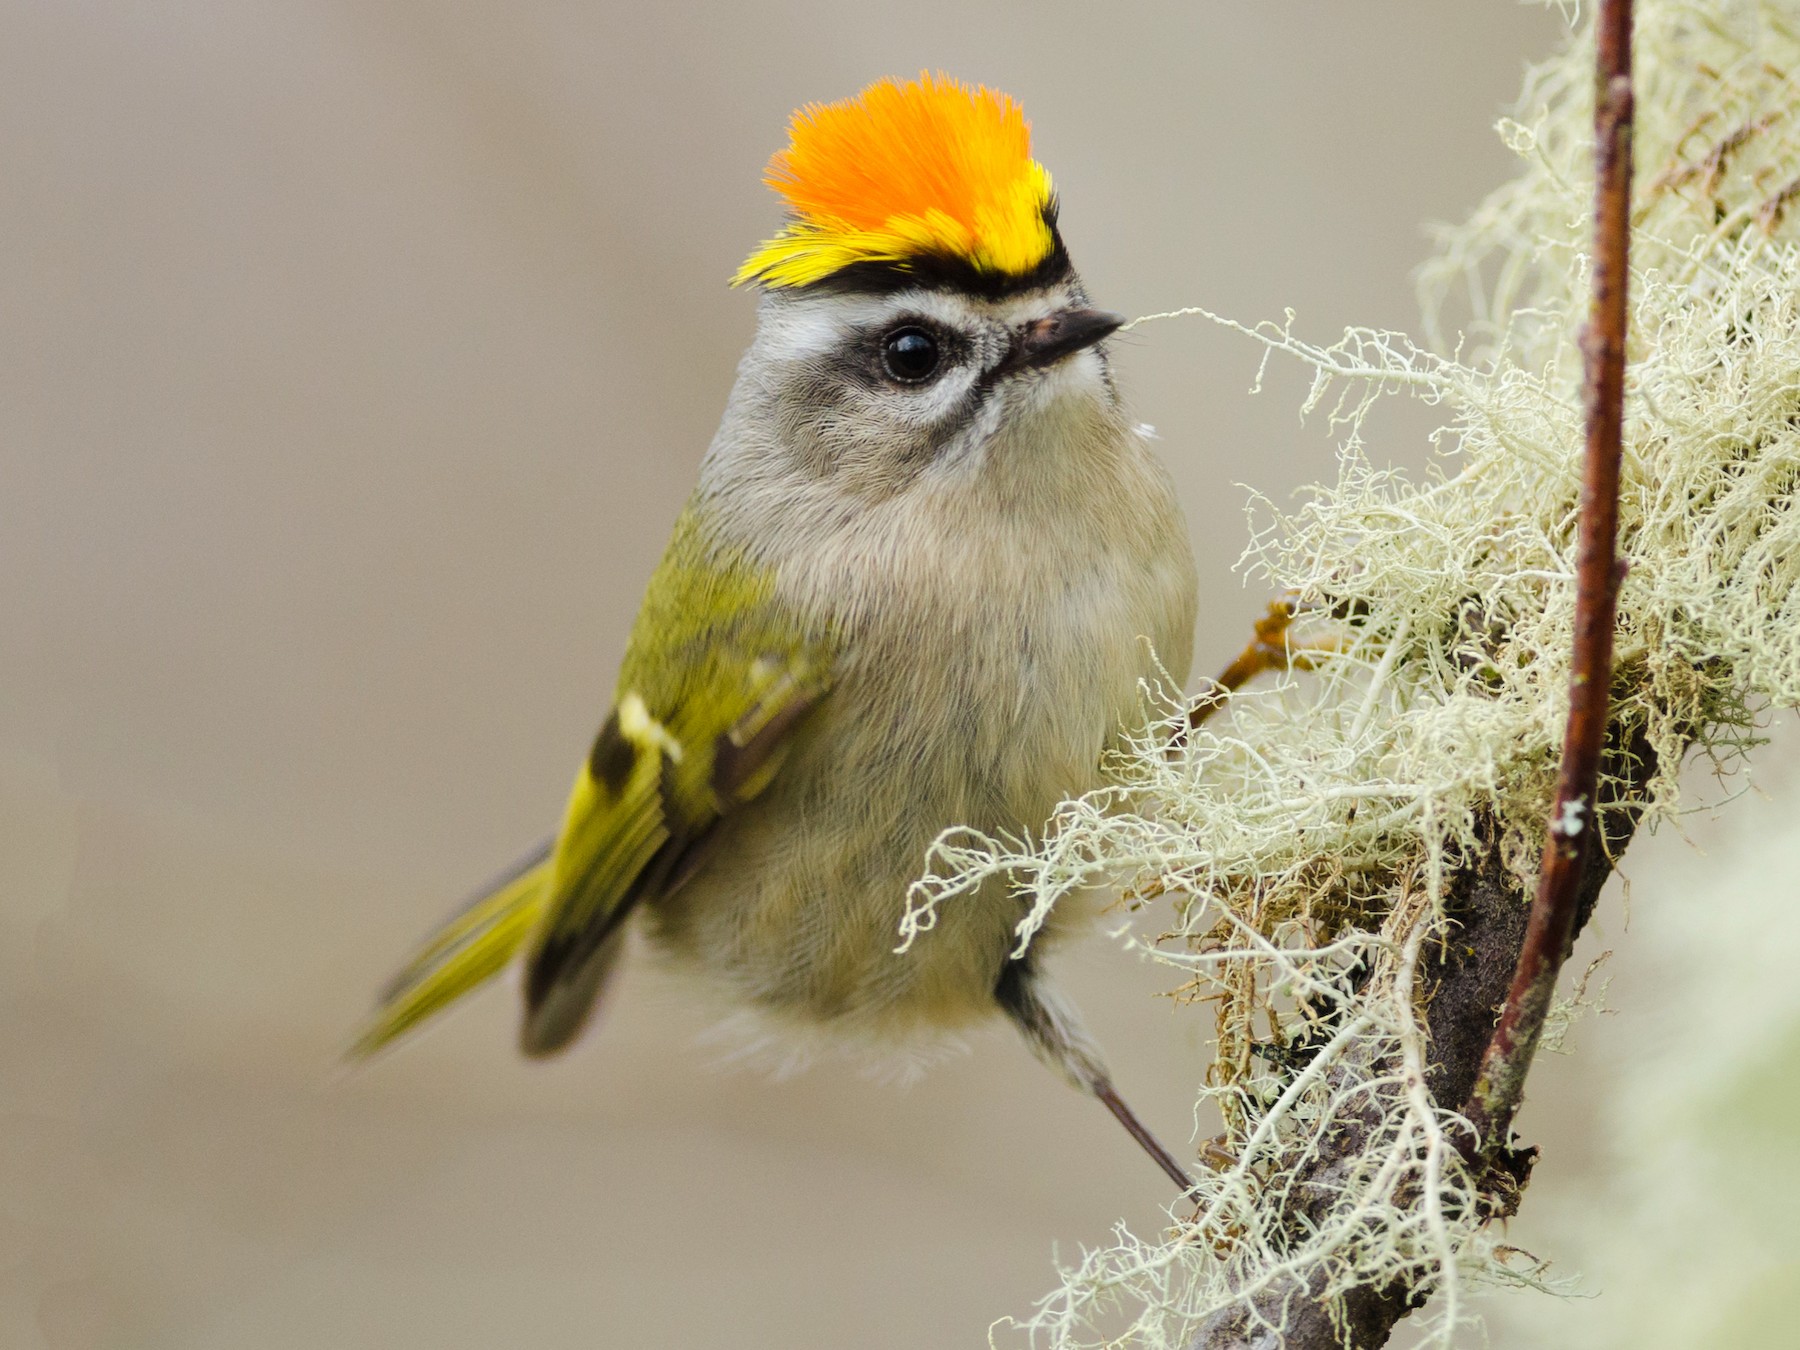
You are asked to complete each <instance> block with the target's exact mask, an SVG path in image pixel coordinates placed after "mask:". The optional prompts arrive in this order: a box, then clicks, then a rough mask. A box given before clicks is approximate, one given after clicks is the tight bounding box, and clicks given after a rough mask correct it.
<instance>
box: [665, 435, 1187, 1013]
mask: <svg viewBox="0 0 1800 1350" xmlns="http://www.w3.org/2000/svg"><path fill="white" fill-rule="evenodd" d="M1123 449H1124V451H1125V453H1124V454H1123V455H1122V456H1120V457H1119V458H1118V460H1116V461H1115V462H1114V464H1112V465H1111V466H1109V477H1111V479H1112V481H1111V482H1109V483H1106V484H1105V485H1104V488H1105V490H1103V491H1100V492H1098V493H1096V492H1095V491H1094V490H1093V487H1094V485H1093V483H1092V481H1091V478H1092V475H1091V474H1089V475H1084V478H1083V481H1082V482H1081V483H1080V484H1079V485H1074V486H1071V488H1070V490H1068V491H1065V492H1063V493H1061V494H1059V495H1050V494H1046V493H1044V492H1042V491H1041V489H1042V488H1043V481H1042V475H1039V476H1037V478H1036V479H1034V488H1036V489H1040V491H1039V492H1038V493H1037V494H1036V495H1035V497H1030V498H1026V499H1025V500H1023V501H1020V500H1014V501H1010V502H1007V503H996V502H994V501H991V500H982V499H981V498H982V496H983V495H984V494H983V493H981V492H979V491H977V492H975V493H965V494H964V495H962V496H957V495H954V494H949V493H946V494H944V495H942V496H940V497H937V498H932V497H929V496H913V497H909V498H907V499H902V500H896V501H893V502H889V503H885V504H882V505H880V506H877V507H875V508H873V509H871V510H869V511H865V512H863V513H860V514H859V515H858V516H857V517H855V519H854V520H853V521H850V522H847V523H846V524H845V525H843V526H842V527H840V528H837V529H833V530H828V529H820V530H818V531H817V532H816V533H814V534H812V535H811V537H810V538H801V539H796V540H795V541H793V547H792V548H791V550H790V551H789V552H788V554H787V557H786V558H785V559H784V560H783V565H782V569H781V573H780V575H781V578H782V580H781V585H782V586H783V587H784V588H785V589H786V591H787V592H788V595H789V599H790V602H791V603H793V604H795V605H796V606H799V607H811V606H815V605H820V604H826V605H829V606H830V607H831V609H832V611H833V617H834V620H835V622H836V623H837V625H838V626H839V628H840V631H841V632H842V633H843V634H844V638H845V656H844V658H843V664H842V666H841V669H840V671H839V675H838V680H837V683H836V685H835V687H834V689H833V692H832V694H831V695H830V696H829V697H828V698H827V699H826V701H825V703H824V704H823V705H822V706H821V707H820V709H819V710H818V712H816V713H815V714H814V715H813V717H812V719H811V720H810V723H809V725H808V726H807V727H806V729H805V731H804V733H803V735H802V736H801V738H800V740H799V743H798V744H797V746H796V751H795V754H794V756H793V758H792V759H790V760H789V762H788V763H787V765H786V766H785V767H784V769H783V770H782V773H781V774H780V776H779V777H778V778H777V780H776V782H775V784H774V785H773V786H772V787H771V788H770V789H769V791H768V792H767V794H766V795H765V796H764V797H763V798H762V799H760V800H759V801H758V802H756V803H755V804H753V805H752V806H751V807H750V808H748V809H746V810H745V811H744V812H743V813H741V815H740V816H739V817H738V818H737V819H735V820H733V821H730V822H728V823H727V824H726V825H725V826H724V827H723V830H724V838H723V839H722V840H721V845H720V848H719V851H718V852H717V854H716V855H715V860H714V862H713V863H712V864H710V865H709V866H708V867H707V868H706V869H705V870H704V871H703V872H702V873H701V874H700V875H698V876H696V878H695V879H694V881H693V883H691V884H690V885H689V887H688V888H687V889H686V890H685V891H683V892H682V893H681V894H680V895H678V896H677V897H675V898H674V899H673V900H672V901H671V902H669V903H667V904H665V905H663V906H661V907H659V912H658V914H656V915H654V916H653V919H652V923H653V931H654V932H655V933H657V934H658V935H659V936H660V938H661V939H662V941H663V943H664V945H665V946H667V947H669V948H671V949H672V950H673V951H675V953H676V954H677V955H679V956H681V957H683V958H685V959H687V960H689V961H691V962H693V963H695V964H698V965H700V966H702V967H704V968H706V969H708V970H710V971H711V972H712V973H713V974H715V975H716V976H719V977H722V978H723V979H725V980H726V981H727V982H728V983H729V984H730V985H732V986H733V987H734V988H735V989H736V991H737V993H738V994H739V995H740V996H742V997H746V998H748V999H750V1000H751V1001H753V1002H756V1003H760V1004H763V1005H765V1006H768V1007H772V1008H775V1009H777V1010H781V1009H785V1010H788V1011H790V1012H792V1013H794V1014H796V1015H798V1016H801V1017H804V1018H807V1019H814V1020H816V1019H838V1020H844V1021H847V1022H851V1023H857V1022H862V1023H871V1024H872V1023H875V1022H883V1023H887V1022H898V1023H902V1024H918V1025H933V1024H936V1025H955V1024H957V1023H960V1022H964V1021H967V1020H969V1019H971V1018H973V1017H977V1016H981V1015H985V1014H986V1013H987V1012H988V1011H990V1010H991V991H992V987H993V981H994V978H995V976H996V974H997V972H998V970H999V969H1000V966H1001V963H1002V962H1003V961H1004V959H1005V956H1006V953H1007V951H1008V950H1009V949H1010V946H1011V944H1012V940H1013V938H1012V930H1013V926H1014V924H1016V922H1017V921H1018V918H1019V917H1020V914H1021V908H1020V905H1019V903H1018V902H1017V901H1016V900H1015V899H1013V898H1012V897H1011V896H1009V895H1008V894H1007V893H1006V891H1005V889H1004V888H1003V887H1002V888H994V889H992V890H991V891H984V892H983V893H982V894H981V895H980V896H977V897H971V898H967V899H963V900H959V901H956V902H954V903H952V904H951V905H949V906H947V907H946V909H945V911H944V913H943V915H942V917H941V918H940V921H939V925H938V927H937V928H936V929H935V930H933V931H932V932H931V933H929V934H927V935H925V937H924V938H923V939H922V940H921V941H920V942H919V943H918V944H917V945H916V946H915V947H914V949H913V950H912V951H910V952H909V953H907V954H906V955H905V956H896V955H895V954H894V951H893V949H894V947H895V945H896V943H897V940H898V938H897V928H898V923H899V919H900V916H901V914H902V912H903V908H904V900H905V892H906V888H907V886H908V884H909V883H910V882H911V881H912V880H913V879H914V878H916V877H917V876H918V875H919V874H920V873H921V872H922V870H923V868H924V864H925V855H926V849H927V847H928V846H929V844H930V843H931V841H932V840H933V839H934V838H935V837H936V836H937V835H938V834H939V833H940V832H941V831H943V830H944V829H946V828H948V827H950V826H953V825H969V826H973V827H975V828H977V829H981V830H985V831H988V832H1000V831H1005V832H1010V833H1015V834H1016V833H1020V832H1025V831H1030V832H1034V833H1035V832H1037V831H1038V830H1039V829H1041V827H1042V825H1043V823H1044V821H1045V819H1046V817H1047V816H1048V814H1049V813H1050V812H1051V811H1052V810H1053V809H1054V808H1055V806H1056V804H1057V803H1058V802H1059V801H1061V800H1062V799H1063V798H1064V797H1067V796H1071V795H1075V794H1078V793H1081V792H1083V791H1086V790H1088V789H1089V788H1091V787H1093V786H1095V785H1096V783H1097V781H1098V777H1099V773H1098V768H1099V761H1100V757H1101V752H1102V749H1103V747H1104V744H1105V742H1106V740H1107V738H1108V737H1109V736H1111V735H1113V734H1114V733H1115V732H1116V730H1117V728H1118V727H1119V725H1120V722H1121V719H1125V718H1129V717H1130V716H1131V715H1132V714H1133V712H1134V710H1135V708H1136V706H1137V702H1138V680H1139V679H1140V678H1141V677H1143V676H1145V675H1147V674H1149V673H1150V669H1151V658H1150V651H1149V645H1148V643H1149V642H1153V643H1154V644H1155V645H1156V648H1157V653H1158V655H1159V656H1160V657H1161V658H1162V659H1163V661H1164V662H1165V663H1166V664H1167V665H1168V666H1169V667H1170V668H1171V670H1172V672H1173V673H1174V674H1175V675H1176V676H1177V678H1179V677H1181V676H1184V675H1185V673H1186V664H1187V655H1188V650H1187V649H1188V644H1189V642H1190V641H1191V628H1192V606H1193V577H1192V564H1191V562H1190V561H1188V557H1189V555H1188V550H1187V545H1186V538H1185V531H1184V530H1183V529H1182V528H1181V523H1180V518H1179V514H1178V512H1177V511H1176V508H1175V506H1174V502H1173V498H1172V495H1171V494H1170V493H1169V490H1168V484H1167V482H1166V479H1165V478H1164V477H1163V475H1162V474H1161V471H1160V469H1158V468H1157V467H1156V466H1155V465H1154V464H1152V463H1150V461H1149V460H1148V457H1147V455H1146V454H1145V453H1144V450H1143V447H1142V446H1141V445H1139V444H1137V443H1136V442H1135V439H1134V440H1133V441H1132V443H1131V444H1130V445H1129V446H1127V447H1123ZM1127 524H1129V528H1127ZM1146 639H1147V640H1148V642H1147V641H1146ZM869 1029H871V1030H873V1029H875V1028H874V1027H873V1026H871V1027H870V1028H869ZM882 1029H887V1028H885V1027H884V1028H882Z"/></svg>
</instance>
